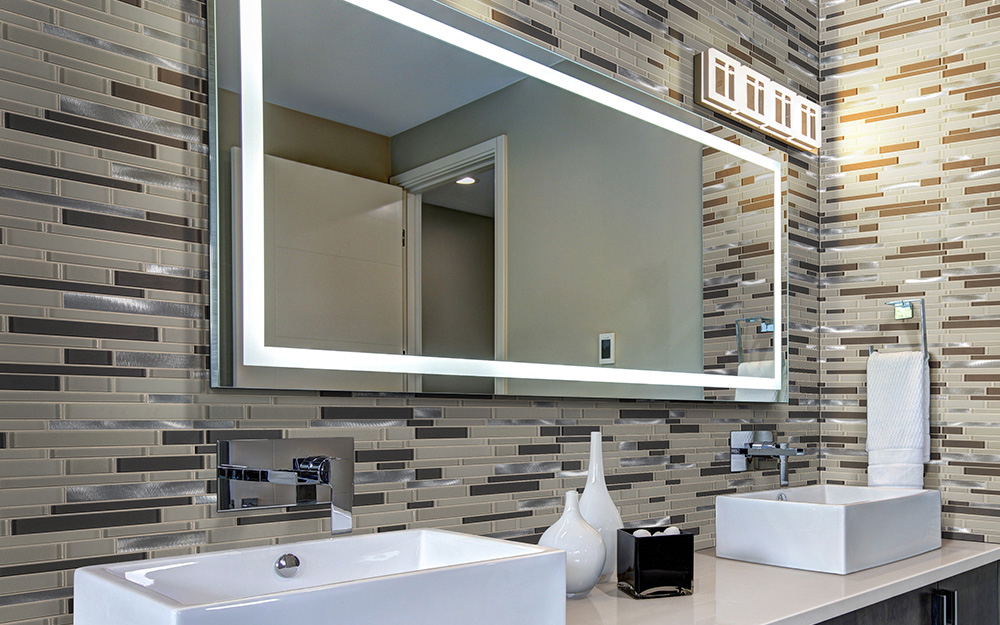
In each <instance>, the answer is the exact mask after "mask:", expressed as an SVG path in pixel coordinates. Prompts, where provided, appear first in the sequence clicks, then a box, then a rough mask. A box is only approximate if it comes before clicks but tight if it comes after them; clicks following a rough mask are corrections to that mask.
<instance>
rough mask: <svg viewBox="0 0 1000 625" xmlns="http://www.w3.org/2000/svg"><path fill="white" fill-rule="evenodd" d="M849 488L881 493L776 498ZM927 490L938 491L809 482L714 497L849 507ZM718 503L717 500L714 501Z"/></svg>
mask: <svg viewBox="0 0 1000 625" xmlns="http://www.w3.org/2000/svg"><path fill="white" fill-rule="evenodd" d="M820 489H822V490H823V491H827V490H851V491H864V492H877V493H880V494H883V495H888V496H882V497H878V498H872V499H859V500H858V501H847V502H836V501H796V500H794V499H791V498H789V499H784V500H782V499H778V498H777V497H778V495H779V494H780V493H785V494H786V495H787V494H788V493H790V492H793V491H797V492H803V491H806V490H820ZM928 492H935V493H936V492H940V491H938V490H937V489H934V488H890V487H884V486H851V485H848V484H810V485H808V486H793V487H791V488H788V487H786V488H772V489H768V490H758V491H750V492H747V493H730V494H726V495H718V496H717V497H716V499H721V498H729V499H744V500H750V501H762V502H772V503H775V504H778V503H780V504H781V505H807V506H829V507H831V508H849V507H852V506H863V505H873V504H879V503H882V502H886V501H893V500H896V499H903V498H906V497H917V496H920V495H921V494H922V493H928ZM716 504H718V502H716Z"/></svg>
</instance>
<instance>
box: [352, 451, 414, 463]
mask: <svg viewBox="0 0 1000 625" xmlns="http://www.w3.org/2000/svg"><path fill="white" fill-rule="evenodd" d="M354 459H355V461H356V462H386V461H392V460H413V450H412V449H359V450H357V451H355V452H354Z"/></svg>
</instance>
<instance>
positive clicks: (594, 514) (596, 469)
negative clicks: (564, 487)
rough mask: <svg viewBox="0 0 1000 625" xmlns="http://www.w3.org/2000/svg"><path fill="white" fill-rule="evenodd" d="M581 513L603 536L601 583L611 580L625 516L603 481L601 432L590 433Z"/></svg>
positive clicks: (581, 498)
mask: <svg viewBox="0 0 1000 625" xmlns="http://www.w3.org/2000/svg"><path fill="white" fill-rule="evenodd" d="M580 514H581V515H583V518H584V519H585V520H586V521H587V523H589V524H590V525H591V527H593V528H594V529H596V530H597V531H598V532H600V533H601V538H603V539H604V548H605V552H606V553H605V562H604V568H603V569H601V579H600V581H601V582H606V581H608V580H609V579H611V576H612V575H613V574H614V572H615V565H616V564H617V560H618V528H620V527H621V526H622V517H621V515H620V514H618V508H617V507H616V506H615V502H614V501H612V500H611V494H610V493H609V492H608V485H607V484H605V483H604V456H603V454H602V453H601V433H600V432H591V433H590V466H589V467H588V471H587V487H586V488H584V489H583V496H582V497H580Z"/></svg>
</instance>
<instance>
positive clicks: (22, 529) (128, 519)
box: [10, 510, 161, 536]
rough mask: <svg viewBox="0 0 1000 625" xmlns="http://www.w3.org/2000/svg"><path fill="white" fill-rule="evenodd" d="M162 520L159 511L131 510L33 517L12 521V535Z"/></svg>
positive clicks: (144, 523)
mask: <svg viewBox="0 0 1000 625" xmlns="http://www.w3.org/2000/svg"><path fill="white" fill-rule="evenodd" d="M160 518H161V515H160V511H159V510H131V511H126V512H106V513H94V514H72V515H71V514H67V515H62V516H47V517H33V518H28V519H14V520H12V521H11V522H10V533H11V534H12V535H14V536H21V535H24V534H44V533H48V532H65V531H69V530H81V529H93V528H103V527H121V526H124V525H149V524H151V523H159V522H160Z"/></svg>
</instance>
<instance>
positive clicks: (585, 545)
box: [538, 490, 605, 599]
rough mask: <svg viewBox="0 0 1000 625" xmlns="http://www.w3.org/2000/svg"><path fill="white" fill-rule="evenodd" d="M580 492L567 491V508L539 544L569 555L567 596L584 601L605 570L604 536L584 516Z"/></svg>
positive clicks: (567, 556)
mask: <svg viewBox="0 0 1000 625" xmlns="http://www.w3.org/2000/svg"><path fill="white" fill-rule="evenodd" d="M579 496H580V495H579V493H577V492H576V491H575V490H570V491H566V509H565V510H563V513H562V516H561V517H559V520H558V521H556V522H555V523H553V524H552V527H550V528H549V529H547V530H545V533H544V534H542V537H541V538H540V539H539V540H538V544H539V545H542V546H543V547H552V548H554V549H562V550H563V551H565V552H566V596H567V597H569V598H570V599H580V598H583V597H586V596H587V595H589V594H590V591H591V590H592V589H593V588H594V586H596V585H597V579H598V578H599V577H600V576H601V571H602V570H603V568H604V560H605V548H604V540H603V538H602V537H601V534H600V533H599V532H598V531H597V530H595V529H594V528H592V527H591V526H590V525H588V524H587V522H586V521H584V520H583V517H582V516H580V505H579Z"/></svg>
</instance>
